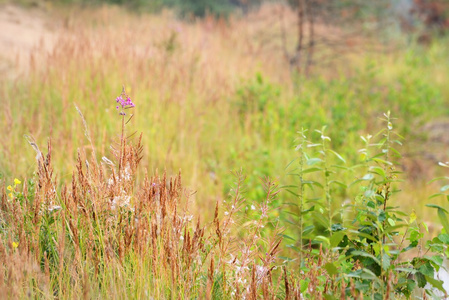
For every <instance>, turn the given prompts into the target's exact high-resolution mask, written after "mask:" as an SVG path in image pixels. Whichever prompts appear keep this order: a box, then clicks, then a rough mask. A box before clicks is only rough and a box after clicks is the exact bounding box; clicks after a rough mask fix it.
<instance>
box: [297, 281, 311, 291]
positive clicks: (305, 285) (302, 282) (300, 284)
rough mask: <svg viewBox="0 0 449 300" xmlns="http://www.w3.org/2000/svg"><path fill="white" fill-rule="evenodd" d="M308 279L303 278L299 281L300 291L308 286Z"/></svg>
mask: <svg viewBox="0 0 449 300" xmlns="http://www.w3.org/2000/svg"><path fill="white" fill-rule="evenodd" d="M309 282H310V279H303V280H300V281H299V286H300V291H301V293H304V292H305V291H306V290H307V287H308V286H309Z"/></svg>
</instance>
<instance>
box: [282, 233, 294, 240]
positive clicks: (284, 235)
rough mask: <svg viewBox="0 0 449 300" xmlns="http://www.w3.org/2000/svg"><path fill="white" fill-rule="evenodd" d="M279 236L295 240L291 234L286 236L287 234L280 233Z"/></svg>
mask: <svg viewBox="0 0 449 300" xmlns="http://www.w3.org/2000/svg"><path fill="white" fill-rule="evenodd" d="M281 236H282V237H284V238H286V239H289V240H293V241H295V240H296V239H294V238H292V237H291V236H288V235H286V234H281Z"/></svg>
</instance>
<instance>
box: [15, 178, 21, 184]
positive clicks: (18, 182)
mask: <svg viewBox="0 0 449 300" xmlns="http://www.w3.org/2000/svg"><path fill="white" fill-rule="evenodd" d="M21 183H22V181H20V180H19V179H17V178H16V179H14V185H18V184H21Z"/></svg>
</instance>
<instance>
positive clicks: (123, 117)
mask: <svg viewBox="0 0 449 300" xmlns="http://www.w3.org/2000/svg"><path fill="white" fill-rule="evenodd" d="M124 144H125V115H122V133H121V136H120V157H119V165H118V174H119V177H120V176H121V175H120V174H121V171H122V164H123V156H124V154H125V149H124V148H125V145H124Z"/></svg>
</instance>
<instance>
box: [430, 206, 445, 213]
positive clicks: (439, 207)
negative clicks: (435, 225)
mask: <svg viewBox="0 0 449 300" xmlns="http://www.w3.org/2000/svg"><path fill="white" fill-rule="evenodd" d="M426 206H427V207H431V208H438V209H441V210H443V211H444V212H445V213H448V212H447V210H445V209H444V208H442V207H441V206H439V205H436V204H426Z"/></svg>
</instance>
